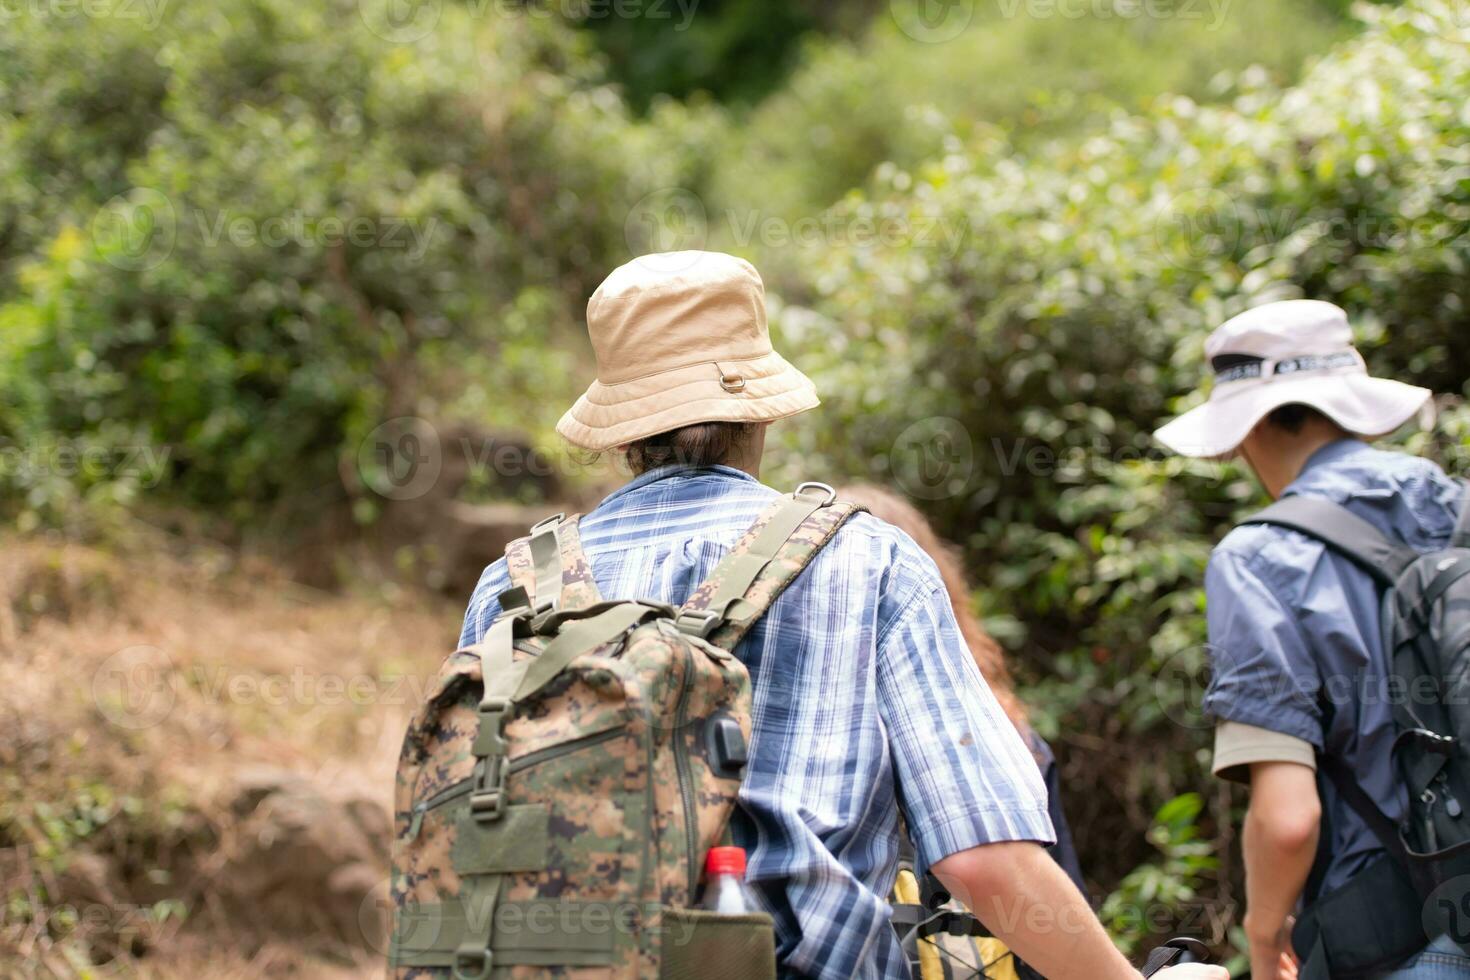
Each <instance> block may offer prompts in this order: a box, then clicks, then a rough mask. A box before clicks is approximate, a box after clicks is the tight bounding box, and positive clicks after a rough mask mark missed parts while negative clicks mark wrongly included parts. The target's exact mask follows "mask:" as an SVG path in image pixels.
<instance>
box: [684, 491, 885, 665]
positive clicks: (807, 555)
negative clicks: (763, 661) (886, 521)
mask: <svg viewBox="0 0 1470 980" xmlns="http://www.w3.org/2000/svg"><path fill="white" fill-rule="evenodd" d="M862 510H864V508H862V507H859V506H858V505H856V504H851V503H846V502H842V501H839V500H838V499H837V492H836V491H835V490H833V489H832V488H831V487H829V486H827V485H826V484H823V483H803V484H802V485H801V486H800V487H798V488H797V490H796V492H795V493H794V494H792V495H791V496H789V497H782V498H781V499H780V500H778V501H776V502H775V503H774V504H772V505H771V506H770V507H769V508H768V509H767V510H766V512H765V513H764V514H762V515H761V516H760V518H759V519H758V520H757V521H756V522H755V524H754V525H752V526H751V528H750V530H748V531H746V532H745V536H744V537H742V538H741V539H740V540H739V541H738V542H736V544H735V547H734V548H733V549H731V551H730V553H729V554H728V555H726V556H725V557H724V558H723V559H722V560H721V561H720V563H719V564H718V565H716V566H715V570H714V571H713V572H712V573H711V574H710V577H709V578H708V579H706V580H705V581H704V583H703V584H702V585H700V586H699V587H698V588H697V589H695V590H694V594H693V595H692V596H690V598H689V601H688V602H686V603H685V604H684V607H683V608H682V609H680V610H679V617H678V620H677V622H678V625H679V629H681V630H683V631H684V632H686V633H691V634H693V635H695V636H701V637H704V638H705V639H707V640H709V641H710V642H711V643H713V644H715V645H716V646H718V647H721V648H722V649H725V650H732V649H734V647H735V644H737V643H739V642H740V640H741V638H742V637H744V636H745V634H746V632H747V631H748V630H749V629H750V628H751V627H752V626H754V625H755V623H756V621H757V620H759V619H760V618H761V616H763V615H765V612H766V610H767V609H769V608H770V607H771V604H772V603H773V602H775V601H776V599H777V598H778V597H779V596H780V595H781V593H782V592H783V591H785V589H786V587H787V586H788V585H790V584H791V583H792V582H793V581H794V580H795V579H796V577H797V576H798V575H800V574H801V572H802V571H803V570H804V569H805V568H806V566H807V565H809V564H810V563H811V560H812V559H813V558H815V557H816V555H817V553H818V552H819V551H821V550H822V548H823V547H824V546H826V544H827V542H828V541H831V540H832V537H833V535H835V534H836V533H837V531H838V530H839V529H840V528H841V527H842V526H843V525H844V524H846V523H847V521H848V519H849V518H851V517H852V516H853V515H854V514H857V513H860V512H861V511H862Z"/></svg>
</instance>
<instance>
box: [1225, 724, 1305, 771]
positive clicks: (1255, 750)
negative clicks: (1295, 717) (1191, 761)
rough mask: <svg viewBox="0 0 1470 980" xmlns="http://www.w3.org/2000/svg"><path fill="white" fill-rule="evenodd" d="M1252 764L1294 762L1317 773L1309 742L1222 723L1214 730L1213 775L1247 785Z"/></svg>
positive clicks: (1245, 726) (1254, 727)
mask: <svg viewBox="0 0 1470 980" xmlns="http://www.w3.org/2000/svg"><path fill="white" fill-rule="evenodd" d="M1253 762H1295V763H1298V764H1299V765H1303V766H1306V767H1307V768H1308V769H1311V770H1312V771H1313V772H1316V771H1317V752H1316V750H1315V749H1313V748H1312V743H1310V742H1307V741H1304V740H1303V739H1300V738H1297V737H1296V736H1294V735H1282V734H1281V733H1280V732H1273V731H1269V730H1267V729H1265V728H1257V727H1256V726H1255V725H1243V724H1241V723H1240V722H1238V721H1227V722H1222V723H1221V724H1220V727H1218V728H1216V729H1215V764H1214V773H1215V775H1216V776H1219V777H1220V778H1221V779H1228V780H1230V781H1231V782H1232V783H1249V782H1250V779H1251V771H1250V766H1251V763H1253Z"/></svg>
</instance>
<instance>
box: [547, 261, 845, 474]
mask: <svg viewBox="0 0 1470 980" xmlns="http://www.w3.org/2000/svg"><path fill="white" fill-rule="evenodd" d="M654 259H657V260H658V261H654ZM587 332H588V334H589V335H590V336H591V338H592V348H593V351H594V352H595V353H596V355H597V380H596V381H594V382H593V383H592V386H591V387H590V388H588V389H587V392H586V394H584V395H583V396H582V397H581V398H579V399H577V403H576V404H575V405H573V406H572V407H571V409H570V410H569V411H568V412H567V413H566V414H565V415H564V416H562V419H561V422H560V423H559V424H558V425H557V427H556V429H557V431H558V432H559V433H561V434H562V436H563V437H565V438H566V440H567V441H568V442H570V443H571V444H572V445H574V446H578V447H580V448H582V449H591V450H596V451H602V450H608V449H613V448H615V447H618V446H625V445H628V444H630V443H634V442H637V441H638V440H640V439H646V438H648V437H650V436H654V435H658V434H660V433H664V432H670V431H672V430H675V429H679V428H682V427H684V426H688V425H695V424H698V423H705V422H732V423H741V424H759V423H766V422H774V421H776V420H777V419H784V418H787V417H789V416H792V415H796V414H798V413H800V412H805V411H806V410H808V409H811V408H816V407H817V405H818V404H819V402H818V399H817V389H816V386H815V385H813V384H812V382H811V380H810V379H809V378H807V376H806V375H804V374H802V373H801V372H800V371H798V370H797V369H796V368H794V367H792V366H791V364H790V363H788V362H787V361H786V359H785V358H783V357H782V356H781V355H780V354H778V353H776V351H775V350H774V349H773V348H772V347H771V335H770V331H769V329H768V328H767V325H766V294H765V286H764V284H763V283H762V282H761V277H760V274H759V273H758V272H756V271H755V267H754V266H752V265H751V264H750V263H749V262H746V261H745V260H744V259H738V258H736V257H735V256H733V255H724V254H722V253H718V252H677V253H665V254H663V255H660V256H654V257H645V258H642V259H635V260H633V261H632V262H629V263H627V264H626V265H623V266H621V267H619V268H618V269H616V270H615V271H614V272H613V273H612V275H610V276H608V277H607V279H606V281H604V282H603V284H602V285H601V286H599V287H597V291H596V292H595V293H593V294H592V299H591V301H590V302H588V304H587Z"/></svg>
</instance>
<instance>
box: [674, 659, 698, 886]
mask: <svg viewBox="0 0 1470 980" xmlns="http://www.w3.org/2000/svg"><path fill="white" fill-rule="evenodd" d="M681 649H682V650H683V651H684V681H683V684H682V685H681V686H680V689H679V703H678V707H677V708H676V709H675V712H674V768H675V769H676V770H678V773H679V795H680V796H682V797H683V799H684V838H685V844H686V845H687V847H688V861H689V898H688V901H689V902H690V903H691V904H692V903H693V901H694V890H695V888H697V887H698V886H699V870H700V869H699V868H697V867H696V866H695V862H696V861H697V859H698V858H697V855H696V854H695V850H696V843H695V838H696V837H697V836H698V834H699V825H698V820H699V817H698V815H697V814H696V813H695V807H694V774H693V773H692V772H690V769H689V750H688V747H687V746H686V745H685V741H684V726H685V725H687V724H688V717H687V715H688V712H689V692H690V690H692V689H693V687H694V653H693V651H692V650H690V648H689V645H688V644H683V645H681Z"/></svg>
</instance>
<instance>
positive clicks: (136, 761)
mask: <svg viewBox="0 0 1470 980" xmlns="http://www.w3.org/2000/svg"><path fill="white" fill-rule="evenodd" d="M0 555H3V556H4V558H3V561H0V881H3V887H4V892H3V898H4V900H5V905H4V906H3V918H0V974H3V975H5V976H14V975H19V976H41V977H49V976H54V977H86V976H148V977H161V978H172V977H180V978H183V977H188V978H190V980H194V978H199V977H209V978H214V977H222V978H229V977H257V976H272V977H275V976H302V977H347V976H376V975H379V974H380V973H381V962H382V961H381V950H382V947H383V922H384V903H383V899H384V894H385V891H386V879H385V875H386V862H387V845H388V838H389V832H390V821H389V811H388V806H389V796H390V793H391V786H392V770H393V766H394V762H395V760H396V756H397V752H398V747H399V742H400V740H401V738H402V733H403V729H404V726H405V724H406V721H407V717H408V713H409V712H410V711H411V710H412V708H413V706H414V704H415V703H416V701H417V698H418V694H419V692H420V691H421V690H422V686H423V684H424V683H425V682H426V680H427V677H428V676H429V675H430V674H431V673H432V671H433V670H434V668H435V667H436V666H437V664H438V662H439V660H440V659H441V658H442V657H443V656H444V654H445V653H446V652H447V651H448V650H449V649H451V648H452V644H453V642H454V640H455V639H457V634H458V628H459V618H460V615H461V613H462V608H463V607H462V605H460V604H459V603H458V602H451V601H447V600H445V599H442V598H437V597H434V596H430V595H428V594H412V595H409V594H404V593H403V592H402V591H401V590H397V589H393V588H389V587H381V588H377V589H375V590H371V591H368V590H364V591H363V594H357V595H352V594H345V595H344V594H330V593H325V592H320V591H316V590H309V589H304V588H302V587H300V586H297V585H294V584H292V583H291V582H290V581H288V580H287V579H286V578H285V577H284V576H283V575H281V574H280V573H279V572H278V571H277V570H276V569H275V568H273V567H271V566H270V565H268V564H265V563H261V562H258V561H249V560H242V559H240V558H239V557H238V556H236V555H233V554H230V553H226V552H223V551H220V550H218V549H213V548H203V547H201V548H197V549H183V550H180V549H179V548H178V547H177V545H175V546H174V553H173V554H170V555H166V556H160V553H159V552H158V551H152V550H150V551H148V552H147V557H146V558H145V557H140V556H139V554H137V553H134V550H133V549H129V554H128V555H126V556H122V555H119V554H116V553H112V552H108V551H103V550H99V549H96V548H91V547H84V546H80V545H76V544H70V543H66V542H62V541H53V540H45V539H23V538H14V537H11V538H0Z"/></svg>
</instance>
